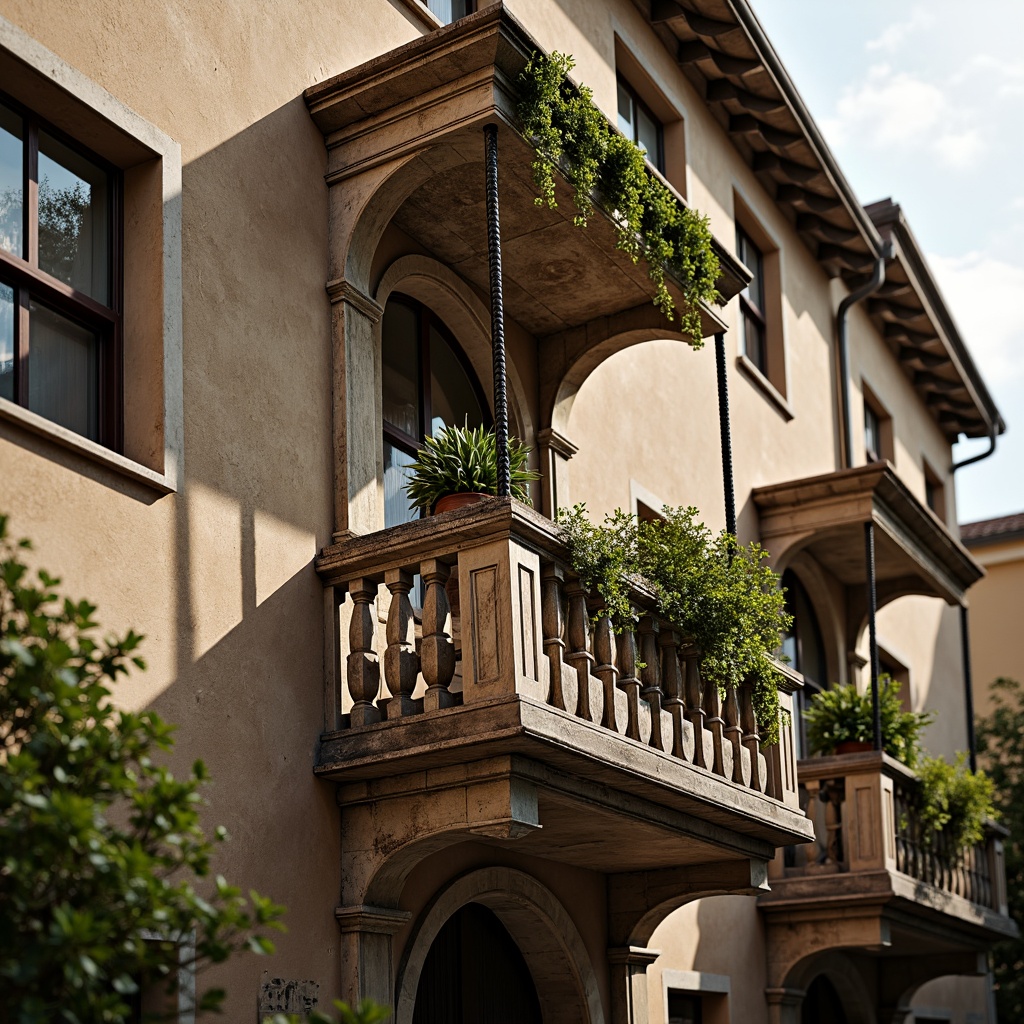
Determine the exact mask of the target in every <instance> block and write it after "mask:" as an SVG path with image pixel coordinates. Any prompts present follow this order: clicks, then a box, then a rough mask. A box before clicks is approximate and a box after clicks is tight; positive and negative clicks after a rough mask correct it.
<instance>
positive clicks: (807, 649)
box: [782, 569, 828, 757]
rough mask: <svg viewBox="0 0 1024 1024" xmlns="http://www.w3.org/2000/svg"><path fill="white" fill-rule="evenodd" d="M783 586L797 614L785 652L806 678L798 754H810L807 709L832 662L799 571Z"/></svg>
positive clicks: (785, 575)
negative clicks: (805, 710) (807, 733)
mask: <svg viewBox="0 0 1024 1024" xmlns="http://www.w3.org/2000/svg"><path fill="white" fill-rule="evenodd" d="M782 585H783V586H784V587H785V588H786V611H787V612H789V614H790V615H792V616H793V622H792V623H791V624H790V627H789V630H788V631H787V632H786V633H785V635H784V636H783V638H782V653H783V654H784V655H785V656H786V657H787V658H788V659H789V664H790V665H792V666H793V668H795V669H796V670H797V671H798V672H800V673H801V674H802V675H803V677H804V688H803V689H802V690H801V691H800V692H799V694H798V695H797V701H796V705H797V717H798V719H799V720H798V722H797V726H798V728H797V729H796V730H795V732H796V740H797V756H798V757H806V756H807V755H808V753H809V751H808V749H807V735H806V730H805V727H804V720H803V711H804V709H805V708H806V707H807V705H808V703H809V702H810V699H811V697H812V696H814V694H816V693H820V692H821V691H822V690H823V689H825V687H826V686H827V685H828V661H827V660H826V658H825V644H824V641H823V640H822V638H821V627H820V626H819V625H818V617H817V615H815V614H814V605H813V604H812V603H811V599H810V597H809V596H808V594H807V591H806V590H805V589H804V585H803V584H802V583H801V582H800V580H799V579H798V578H797V576H796V573H794V572H793V571H792V570H791V569H787V570H786V571H785V572H784V573H783V574H782Z"/></svg>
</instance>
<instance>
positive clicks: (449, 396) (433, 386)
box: [430, 325, 484, 435]
mask: <svg viewBox="0 0 1024 1024" xmlns="http://www.w3.org/2000/svg"><path fill="white" fill-rule="evenodd" d="M483 422H484V415H483V410H482V409H481V408H480V400H479V398H477V395H476V391H475V390H474V388H473V384H472V382H471V381H470V379H469V374H468V373H466V370H465V368H464V367H463V365H462V363H461V362H460V361H459V357H458V356H457V355H456V354H455V352H454V351H453V350H452V347H451V345H449V344H448V342H447V341H446V340H445V338H444V336H443V335H442V334H441V332H440V331H438V329H437V328H436V327H434V326H433V325H431V327H430V433H431V435H434V434H439V433H440V432H441V431H442V430H444V428H445V427H452V426H455V427H463V426H469V427H479V426H482V425H483Z"/></svg>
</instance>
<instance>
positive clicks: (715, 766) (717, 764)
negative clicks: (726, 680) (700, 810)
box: [704, 680, 732, 779]
mask: <svg viewBox="0 0 1024 1024" xmlns="http://www.w3.org/2000/svg"><path fill="white" fill-rule="evenodd" d="M704 711H705V714H706V717H705V719H704V728H705V729H706V730H707V731H708V732H710V733H711V739H712V742H713V744H714V760H713V762H712V763H711V764H710V765H709V767H710V768H711V770H712V771H713V772H714V773H715V774H716V775H721V776H722V777H723V778H726V779H730V778H732V750H731V748H729V746H728V744H727V743H726V739H725V719H724V718H723V717H722V695H721V693H719V690H718V684H717V683H713V682H709V681H707V680H705V683H704Z"/></svg>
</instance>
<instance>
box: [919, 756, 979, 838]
mask: <svg viewBox="0 0 1024 1024" xmlns="http://www.w3.org/2000/svg"><path fill="white" fill-rule="evenodd" d="M916 770H917V777H918V778H919V779H920V780H921V791H922V795H923V800H922V806H921V823H922V825H924V827H925V834H926V836H927V837H929V838H931V837H934V836H935V835H936V834H937V833H938V832H943V833H944V834H945V836H946V839H947V840H948V842H949V845H950V848H951V849H953V850H963V849H965V848H966V847H968V846H973V845H974V844H975V843H980V842H981V841H982V840H983V839H984V838H985V822H987V821H988V820H989V818H993V817H995V815H996V813H997V812H996V807H995V804H994V803H993V798H994V796H995V786H994V785H993V783H992V780H991V779H990V778H989V777H988V776H987V775H986V774H985V772H983V771H976V772H972V771H971V769H970V768H969V767H968V765H967V755H966V754H964V753H961V754H957V758H956V763H955V764H950V763H949V762H948V761H946V760H945V759H944V758H941V757H925V758H923V759H922V760H921V762H920V763H919V764H918V765H917V769H916Z"/></svg>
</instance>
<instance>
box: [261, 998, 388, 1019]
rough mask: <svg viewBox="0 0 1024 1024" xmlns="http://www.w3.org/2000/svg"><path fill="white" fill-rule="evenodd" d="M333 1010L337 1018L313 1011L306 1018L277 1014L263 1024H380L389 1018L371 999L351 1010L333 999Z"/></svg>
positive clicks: (385, 1011) (382, 1007)
mask: <svg viewBox="0 0 1024 1024" xmlns="http://www.w3.org/2000/svg"><path fill="white" fill-rule="evenodd" d="M334 1008H335V1009H336V1010H337V1011H338V1016H337V1017H334V1016H332V1015H331V1014H329V1013H322V1012H321V1011H319V1010H314V1011H313V1012H312V1013H311V1014H309V1015H308V1016H307V1017H299V1016H298V1015H297V1014H294V1013H287V1014H286V1013H277V1014H275V1015H274V1016H273V1017H265V1018H264V1019H263V1024H380V1022H381V1021H385V1020H387V1019H388V1017H390V1016H391V1011H390V1010H389V1009H388V1008H387V1007H386V1006H381V1005H380V1003H375V1002H374V1001H373V1000H372V999H364V1000H362V1002H360V1004H359V1005H358V1006H357V1007H356V1008H355V1009H354V1010H353V1009H352V1007H351V1006H349V1005H348V1003H343V1002H342V1001H341V1000H340V999H335V1001H334Z"/></svg>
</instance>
